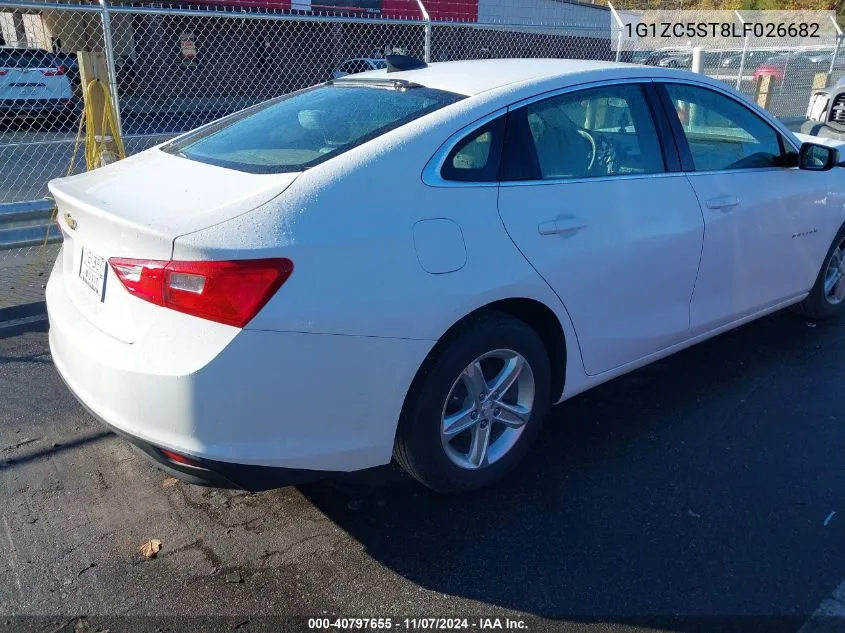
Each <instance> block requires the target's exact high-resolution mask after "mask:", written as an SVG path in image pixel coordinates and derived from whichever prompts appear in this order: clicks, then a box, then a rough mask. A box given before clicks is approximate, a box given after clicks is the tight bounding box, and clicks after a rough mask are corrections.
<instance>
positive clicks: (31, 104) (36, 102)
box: [0, 97, 81, 118]
mask: <svg viewBox="0 0 845 633" xmlns="http://www.w3.org/2000/svg"><path fill="white" fill-rule="evenodd" d="M80 110H81V105H80V103H79V101H77V100H76V99H74V98H73V97H63V98H60V99H0V118H15V117H37V116H49V115H52V114H61V113H68V115H70V114H72V113H76V112H79V111H80Z"/></svg>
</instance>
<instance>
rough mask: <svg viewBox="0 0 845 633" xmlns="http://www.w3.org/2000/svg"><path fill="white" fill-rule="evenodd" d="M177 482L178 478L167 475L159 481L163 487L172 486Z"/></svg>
mask: <svg viewBox="0 0 845 633" xmlns="http://www.w3.org/2000/svg"><path fill="white" fill-rule="evenodd" d="M177 483H179V480H178V479H176V477H168V478H167V479H165V480H164V481H162V482H161V485H162V486H164V487H165V488H172V487H173V486H175V485H176V484H177Z"/></svg>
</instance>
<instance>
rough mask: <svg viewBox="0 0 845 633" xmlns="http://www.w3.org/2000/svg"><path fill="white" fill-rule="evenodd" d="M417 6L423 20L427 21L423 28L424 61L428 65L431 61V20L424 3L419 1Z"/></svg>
mask: <svg viewBox="0 0 845 633" xmlns="http://www.w3.org/2000/svg"><path fill="white" fill-rule="evenodd" d="M417 5H418V6H419V8H420V13H422V17H423V20H424V21H425V25H424V27H423V28H424V29H425V53H424V55H423V61H424V62H425V63H426V64H428V63H429V62H430V61H431V18H430V17H428V11H426V10H425V5H424V4H423V3H422V0H417Z"/></svg>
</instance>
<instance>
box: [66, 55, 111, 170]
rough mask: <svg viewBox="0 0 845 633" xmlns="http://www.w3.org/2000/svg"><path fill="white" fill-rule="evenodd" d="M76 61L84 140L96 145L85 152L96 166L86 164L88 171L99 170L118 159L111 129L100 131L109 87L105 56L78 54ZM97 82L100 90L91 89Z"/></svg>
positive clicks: (104, 119) (95, 87)
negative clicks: (82, 109) (84, 132)
mask: <svg viewBox="0 0 845 633" xmlns="http://www.w3.org/2000/svg"><path fill="white" fill-rule="evenodd" d="M76 55H77V59H78V60H79V78H80V83H81V84H82V98H83V100H84V102H85V111H84V114H83V116H84V117H85V125H86V126H87V138H88V140H89V143H90V141H91V140H92V139H93V141H94V142H95V143H96V145H97V147H96V148H91V147H89V148H87V150H86V154H87V155H95V156H97V160H96V161H95V163H96V164H94V165H91V164H90V161H89V164H88V168H89V169H93V168H95V167H101V166H102V165H106V164H108V163H111V162H114V161H115V160H117V158H118V156H119V155H120V154H119V152H118V146H117V144H116V143H115V139H114V137H113V136H112V133H113V131H112V130H111V129H107V130H103V123H104V121H106V118H105V114H106V95H107V94H108V86H109V70H108V64H106V56H105V54H104V53H89V52H84V51H80V52H78V53H77V54H76ZM92 81H96V82H100V84H101V87H98V86H96V85H94V86H92V85H91V82H92Z"/></svg>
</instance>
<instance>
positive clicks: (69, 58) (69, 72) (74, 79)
mask: <svg viewBox="0 0 845 633" xmlns="http://www.w3.org/2000/svg"><path fill="white" fill-rule="evenodd" d="M53 59H54V60H55V63H56V64H57V65H58V66H59V67H63V68H64V69H65V75H66V76H67V78H68V81H70V85H71V87H73V88H74V89H76V88H77V87H78V86H79V60H78V59H77V57H76V53H53Z"/></svg>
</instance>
